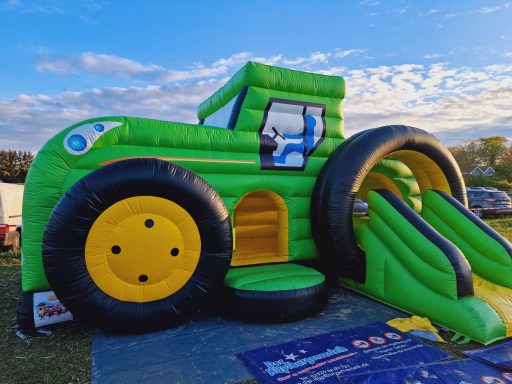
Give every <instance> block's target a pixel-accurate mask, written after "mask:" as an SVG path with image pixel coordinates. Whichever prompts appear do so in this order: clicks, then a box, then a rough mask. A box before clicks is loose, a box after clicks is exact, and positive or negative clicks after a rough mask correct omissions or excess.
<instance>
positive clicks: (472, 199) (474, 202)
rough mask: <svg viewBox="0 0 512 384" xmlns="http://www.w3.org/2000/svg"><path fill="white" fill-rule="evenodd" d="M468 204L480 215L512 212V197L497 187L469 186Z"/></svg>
mask: <svg viewBox="0 0 512 384" xmlns="http://www.w3.org/2000/svg"><path fill="white" fill-rule="evenodd" d="M467 195H468V205H469V208H470V209H471V210H472V211H473V213H474V214H475V215H477V216H478V217H483V216H488V215H494V216H498V215H505V214H510V213H512V203H511V199H510V197H509V196H508V195H507V194H506V193H505V192H503V191H500V190H497V189H496V188H484V187H477V188H468V189H467Z"/></svg>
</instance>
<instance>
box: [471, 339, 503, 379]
mask: <svg viewBox="0 0 512 384" xmlns="http://www.w3.org/2000/svg"><path fill="white" fill-rule="evenodd" d="M464 353H465V354H466V355H467V356H469V357H471V358H472V359H475V360H479V361H482V362H484V363H486V364H491V365H494V366H496V367H500V368H504V369H508V370H512V340H509V341H505V342H503V343H500V344H497V345H494V346H492V347H487V348H482V349H473V350H471V351H466V352H464ZM511 382H512V377H511Z"/></svg>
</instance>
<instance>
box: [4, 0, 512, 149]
mask: <svg viewBox="0 0 512 384" xmlns="http://www.w3.org/2000/svg"><path fill="white" fill-rule="evenodd" d="M511 21H512V1H509V2H507V1H500V0H497V1H474V0H465V1H451V2H446V1H427V0H425V1H412V0H411V1H398V0H386V1H384V0H360V1H356V0H354V1H348V0H345V1H340V0H338V1H334V0H333V1H324V0H315V1H300V0H294V1H291V0H281V1H279V2H278V1H275V0H269V1H267V0H262V1H249V0H246V1H245V0H241V1H221V0H217V1H206V0H204V1H179V2H178V1H165V0H152V1H147V0H140V1H139V0H123V1H122V0H110V1H100V0H83V1H78V0H77V1H70V0H68V1H64V0H7V1H5V0H0V148H2V149H6V148H11V149H28V150H32V151H37V150H38V149H39V148H40V147H41V145H43V144H44V142H45V141H46V140H48V139H49V138H50V137H51V136H52V135H54V134H55V133H57V132H59V131H60V130H62V129H64V128H65V127H67V126H68V125H71V124H73V123H75V122H78V121H80V120H83V119H86V118H90V117H98V116H109V115H130V116H140V117H148V118H156V119H164V120H172V121H183V122H196V121H197V117H196V107H197V105H198V104H199V103H200V102H201V101H203V100H204V99H205V98H206V97H208V96H209V95H210V94H211V93H212V92H213V91H214V90H215V89H217V88H218V87H219V86H221V85H222V84H223V83H224V82H225V81H226V80H227V79H229V77H230V76H231V75H233V74H234V73H235V72H236V71H237V70H238V69H239V68H240V67H241V66H242V65H243V64H244V63H245V62H246V61H248V60H255V61H259V62H263V63H268V64H272V65H278V66H282V67H286V68H294V69H299V70H304V71H311V72H319V73H325V74H332V75H340V76H343V77H344V78H345V80H346V82H347V97H346V100H345V117H346V132H347V136H349V135H351V134H353V133H355V132H357V131H360V130H363V129H368V128H371V127H376V126H380V125H384V124H407V125H413V126H417V127H420V128H424V129H426V130H428V131H430V132H432V133H435V134H436V135H438V136H439V137H440V138H441V139H442V140H443V141H444V142H445V143H446V144H447V145H452V144H454V143H457V142H460V141H462V140H467V139H472V138H478V137H482V136H489V135H496V134H497V135H503V136H506V137H508V138H510V139H512V22H511Z"/></svg>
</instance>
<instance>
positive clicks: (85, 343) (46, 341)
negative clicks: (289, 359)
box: [0, 217, 512, 384]
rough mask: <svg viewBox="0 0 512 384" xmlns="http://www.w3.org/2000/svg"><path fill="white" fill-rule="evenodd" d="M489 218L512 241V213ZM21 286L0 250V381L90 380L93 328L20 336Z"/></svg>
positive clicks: (15, 259) (450, 346) (457, 351)
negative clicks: (17, 314) (17, 328)
mask: <svg viewBox="0 0 512 384" xmlns="http://www.w3.org/2000/svg"><path fill="white" fill-rule="evenodd" d="M486 221H487V222H488V224H489V225H491V226H492V227H493V228H495V229H496V230H497V231H498V232H500V233H501V234H502V235H504V236H505V237H506V238H507V239H508V240H510V241H512V217H506V218H499V219H489V220H486ZM20 287H21V282H20V261H19V254H12V253H0V327H1V329H0V347H1V350H2V358H1V359H0V383H2V384H3V383H5V384H11V383H13V384H16V383H27V384H31V383H38V384H39V383H45V384H46V383H48V384H50V383H51V384H59V383H88V382H89V381H90V367H91V340H92V334H93V330H92V329H91V328H90V327H88V326H87V325H84V324H80V323H70V324H67V325H62V326H60V327H58V328H55V329H54V332H53V334H52V335H51V336H35V337H29V338H28V339H26V340H21V339H19V338H18V337H17V336H16V303H17V300H18V296H19V294H20ZM437 346H439V347H441V348H442V349H445V350H447V351H448V352H449V353H452V354H454V355H455V356H458V357H461V356H462V355H461V351H462V350H467V349H471V348H475V347H479V346H480V345H479V344H476V343H470V344H467V345H464V346H459V345H458V344H454V343H447V344H445V345H442V344H438V345H437ZM249 383H253V382H248V383H247V384H249ZM254 383H255V382H254Z"/></svg>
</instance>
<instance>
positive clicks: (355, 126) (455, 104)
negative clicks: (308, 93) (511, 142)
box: [324, 63, 512, 144]
mask: <svg viewBox="0 0 512 384" xmlns="http://www.w3.org/2000/svg"><path fill="white" fill-rule="evenodd" d="M329 72H330V71H328V70H327V71H324V73H329ZM332 73H333V74H341V75H343V76H344V77H345V80H346V83H347V96H346V100H345V118H346V128H347V133H348V134H349V135H350V134H353V133H355V132H357V131H360V130H363V129H367V128H371V127H378V126H382V125H386V124H407V125H412V126H417V127H419V128H423V129H426V130H428V131H430V132H433V133H434V134H439V136H440V137H441V138H443V139H444V140H446V141H447V143H448V144H452V143H453V142H456V141H458V140H461V139H463V138H467V137H469V136H471V134H472V133H473V136H471V137H472V138H475V137H480V136H486V135H491V134H504V135H505V133H506V132H508V134H507V135H508V136H510V135H511V134H512V110H510V105H512V65H493V66H488V67H486V68H483V69H482V70H476V69H471V68H467V67H457V68H451V67H448V65H447V64H446V63H437V64H433V65H430V66H429V67H424V66H421V65H414V64H411V65H400V66H381V67H377V68H369V69H365V70H351V71H350V70H349V71H344V72H341V73H340V71H339V70H338V69H337V68H335V69H333V71H332ZM508 136H507V137H508Z"/></svg>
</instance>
